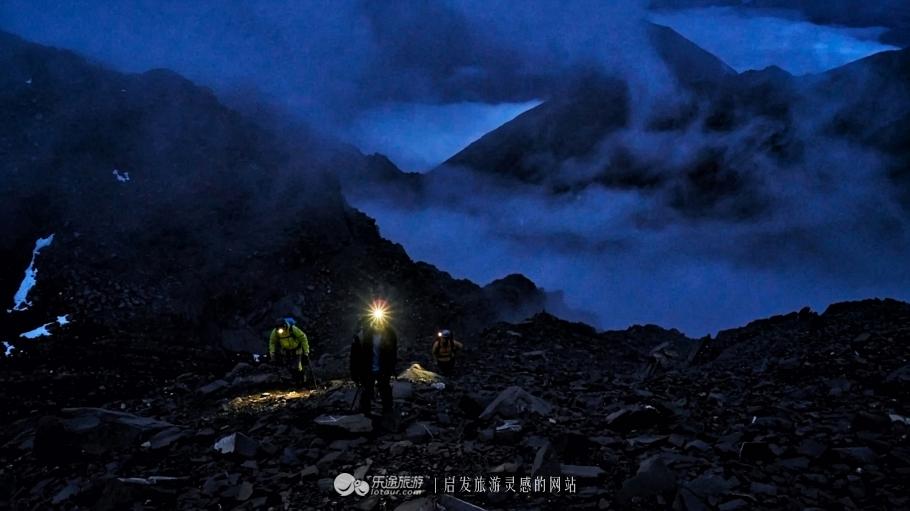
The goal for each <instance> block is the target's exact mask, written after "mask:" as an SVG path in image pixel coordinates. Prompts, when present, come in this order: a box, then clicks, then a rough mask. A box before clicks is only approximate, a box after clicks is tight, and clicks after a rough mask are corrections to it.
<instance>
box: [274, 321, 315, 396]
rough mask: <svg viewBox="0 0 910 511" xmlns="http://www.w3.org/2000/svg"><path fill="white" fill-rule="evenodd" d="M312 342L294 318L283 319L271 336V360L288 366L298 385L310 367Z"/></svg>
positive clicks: (276, 325) (278, 322)
mask: <svg viewBox="0 0 910 511" xmlns="http://www.w3.org/2000/svg"><path fill="white" fill-rule="evenodd" d="M309 356H310V342H309V340H308V339H307V336H306V334H305V333H303V330H301V329H300V328H299V327H298V326H297V323H296V322H295V321H294V319H293V318H290V317H288V318H281V319H279V320H278V321H277V322H276V324H275V328H273V329H272V333H271V334H270V335H269V360H270V361H272V362H274V363H277V364H280V365H284V366H287V367H288V368H290V369H291V373H292V374H293V375H294V378H295V379H296V380H297V381H298V383H302V382H303V381H304V376H305V373H304V369H305V368H306V367H307V366H309Z"/></svg>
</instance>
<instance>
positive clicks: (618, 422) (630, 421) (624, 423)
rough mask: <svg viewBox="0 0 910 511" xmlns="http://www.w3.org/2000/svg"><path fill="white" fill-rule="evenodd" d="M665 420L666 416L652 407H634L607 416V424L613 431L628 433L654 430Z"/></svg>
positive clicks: (625, 407) (624, 408) (626, 407)
mask: <svg viewBox="0 0 910 511" xmlns="http://www.w3.org/2000/svg"><path fill="white" fill-rule="evenodd" d="M664 420H665V417H664V415H663V414H662V413H661V412H660V411H659V410H658V409H657V408H655V407H653V406H651V405H633V406H624V407H622V408H620V409H619V410H616V411H615V412H613V413H611V414H610V415H607V418H606V424H607V427H608V428H610V429H612V430H613V431H620V432H628V431H632V430H641V429H648V428H652V427H654V426H657V425H659V424H661V423H663V422H664Z"/></svg>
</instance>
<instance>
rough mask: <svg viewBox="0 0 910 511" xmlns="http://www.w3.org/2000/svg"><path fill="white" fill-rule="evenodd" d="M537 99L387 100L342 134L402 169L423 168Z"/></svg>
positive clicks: (360, 117)
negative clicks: (485, 101) (448, 101)
mask: <svg viewBox="0 0 910 511" xmlns="http://www.w3.org/2000/svg"><path fill="white" fill-rule="evenodd" d="M538 104H540V102H539V101H529V102H522V103H498V104H487V103H472V102H462V103H447V104H438V105H432V104H431V105H427V104H420V103H389V104H386V105H382V106H379V107H375V108H372V109H370V110H367V111H366V112H364V113H363V114H361V115H360V116H358V117H357V119H356V120H355V121H354V125H353V127H352V128H351V130H350V131H351V133H350V135H349V136H348V137H346V138H347V139H348V140H350V141H351V142H352V143H354V144H355V145H357V147H359V148H360V150H362V151H364V152H366V153H375V152H378V153H382V154H384V155H386V156H388V157H389V158H391V159H392V160H393V161H394V162H395V163H396V165H398V166H399V167H400V168H402V169H404V170H406V171H420V172H422V171H426V170H429V169H431V168H433V167H435V166H437V165H439V164H440V163H442V162H443V161H445V160H446V159H447V158H449V157H450V156H452V155H453V154H455V153H457V152H458V151H460V150H462V149H464V148H465V147H466V146H467V145H468V144H470V143H471V142H473V141H475V140H477V139H478V138H480V137H481V136H483V135H484V134H486V133H487V132H489V131H491V130H493V129H495V128H498V127H499V126H500V125H502V124H505V123H506V122H508V121H510V120H512V119H513V118H515V116H517V115H519V114H521V113H522V112H524V111H526V110H528V109H530V108H533V107H535V106H537V105H538Z"/></svg>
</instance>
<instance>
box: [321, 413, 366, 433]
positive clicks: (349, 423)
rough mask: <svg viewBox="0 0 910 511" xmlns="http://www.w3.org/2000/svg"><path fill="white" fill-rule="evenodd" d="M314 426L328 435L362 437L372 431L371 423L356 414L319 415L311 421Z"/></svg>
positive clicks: (360, 414)
mask: <svg viewBox="0 0 910 511" xmlns="http://www.w3.org/2000/svg"><path fill="white" fill-rule="evenodd" d="M313 422H314V423H316V426H317V427H318V428H319V429H320V430H321V431H322V432H324V433H326V434H328V435H336V436H337V435H341V436H351V435H363V434H366V433H370V432H372V431H373V421H371V420H370V419H369V417H367V416H365V415H363V414H362V413H358V414H355V415H320V416H319V417H316V418H315V419H313Z"/></svg>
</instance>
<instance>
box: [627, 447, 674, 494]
mask: <svg viewBox="0 0 910 511" xmlns="http://www.w3.org/2000/svg"><path fill="white" fill-rule="evenodd" d="M676 486H677V481H676V474H674V473H673V471H672V470H670V469H669V468H667V465H666V464H664V462H663V460H661V459H660V456H653V457H651V458H648V459H646V460H644V461H642V462H641V464H640V465H639V466H638V472H637V473H636V474H635V476H634V477H631V478H629V479H626V481H625V482H624V483H622V489H621V490H620V491H619V495H618V497H619V500H620V501H621V502H628V501H629V500H630V499H632V498H633V497H642V498H650V497H655V496H657V495H662V494H669V493H672V492H675V491H676Z"/></svg>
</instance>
